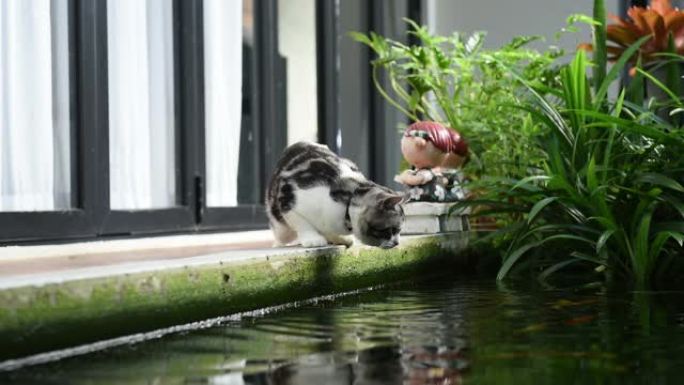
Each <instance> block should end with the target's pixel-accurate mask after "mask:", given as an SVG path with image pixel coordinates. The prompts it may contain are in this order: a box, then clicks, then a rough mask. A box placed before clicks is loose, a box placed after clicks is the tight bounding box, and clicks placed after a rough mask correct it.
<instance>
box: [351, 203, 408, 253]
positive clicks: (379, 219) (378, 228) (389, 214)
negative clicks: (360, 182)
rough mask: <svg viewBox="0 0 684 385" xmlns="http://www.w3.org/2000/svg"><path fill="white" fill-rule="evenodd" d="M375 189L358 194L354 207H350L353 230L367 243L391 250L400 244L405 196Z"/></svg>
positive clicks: (355, 234)
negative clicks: (402, 205) (359, 195)
mask: <svg viewBox="0 0 684 385" xmlns="http://www.w3.org/2000/svg"><path fill="white" fill-rule="evenodd" d="M376 190H377V191H372V192H369V193H367V194H365V195H364V196H363V197H361V198H360V199H359V201H358V204H357V205H356V206H357V207H355V209H354V210H350V213H352V215H351V220H352V231H353V233H354V236H356V238H358V239H359V240H360V241H361V242H362V243H364V244H366V245H370V246H377V247H381V248H383V249H390V248H392V247H395V246H396V245H398V244H399V232H400V231H401V226H402V225H403V224H404V210H403V209H402V207H401V204H402V203H404V201H405V196H404V195H400V194H396V193H389V192H387V191H384V190H381V189H376Z"/></svg>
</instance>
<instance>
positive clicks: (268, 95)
mask: <svg viewBox="0 0 684 385" xmlns="http://www.w3.org/2000/svg"><path fill="white" fill-rule="evenodd" d="M202 10H203V1H202V0H193V1H187V0H186V1H183V0H173V15H174V16H173V17H174V20H173V35H174V78H175V90H174V93H175V95H174V96H175V100H174V103H175V109H176V112H175V114H176V119H175V124H176V127H175V147H176V162H175V175H176V186H177V204H178V206H176V207H171V208H163V209H149V210H111V209H110V205H109V202H110V199H109V198H110V196H109V194H110V193H109V134H108V133H109V115H108V113H109V111H108V109H109V106H108V47H107V33H108V31H107V0H89V1H79V0H69V1H68V14H69V21H68V23H69V32H68V33H69V43H70V44H69V53H68V55H69V59H70V60H69V66H70V76H71V78H70V96H71V100H70V112H71V117H72V118H71V119H72V124H71V148H70V151H71V157H70V158H71V171H72V172H71V185H72V206H73V208H72V209H67V210H59V211H35V212H0V245H7V244H23V243H29V242H33V243H46V242H60V241H74V240H88V239H102V238H107V237H113V236H116V237H120V236H139V235H154V234H167V233H194V232H202V231H218V230H224V231H233V230H251V229H263V228H266V227H267V219H266V215H265V210H264V207H263V204H250V205H239V206H236V207H207V205H206V189H205V188H204V186H205V181H206V170H205V117H204V59H203V48H204V41H203V27H204V25H203V14H202ZM254 13H255V14H254V20H255V23H254V28H255V30H254V34H255V50H254V60H253V61H252V62H253V71H254V72H253V73H254V82H253V84H252V87H251V88H252V89H251V90H250V91H248V92H250V94H251V97H252V100H253V102H252V107H253V109H254V114H253V119H252V120H251V122H248V123H247V124H253V125H254V133H255V136H256V137H255V141H256V143H257V151H255V153H254V154H253V160H254V162H255V164H254V166H255V170H256V171H257V174H258V175H257V176H256V178H255V179H256V181H257V186H255V187H256V189H257V190H259V193H258V196H260V197H261V196H264V194H263V191H264V189H265V186H266V183H267V178H268V177H270V175H269V174H268V171H267V170H271V169H272V167H273V165H275V162H276V160H277V157H278V156H279V154H280V152H281V151H282V149H283V148H284V147H285V144H286V138H287V131H286V129H283V128H286V124H282V121H281V119H282V118H283V117H284V110H285V106H280V107H279V106H278V103H279V100H277V99H278V97H277V95H278V94H277V91H278V89H279V88H282V87H284V81H285V80H284V78H283V76H282V75H283V74H284V71H283V68H284V65H283V63H282V62H280V61H278V54H277V52H278V45H277V41H278V40H277V37H278V36H277V33H278V30H277V27H274V26H276V25H277V24H276V23H277V2H276V0H263V1H258V0H257V1H255V7H254ZM279 121H280V122H281V124H278V123H279ZM284 121H286V120H284Z"/></svg>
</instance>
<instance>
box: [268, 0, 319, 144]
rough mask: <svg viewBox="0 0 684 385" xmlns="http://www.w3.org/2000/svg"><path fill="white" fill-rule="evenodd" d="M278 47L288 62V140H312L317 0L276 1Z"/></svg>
mask: <svg viewBox="0 0 684 385" xmlns="http://www.w3.org/2000/svg"><path fill="white" fill-rule="evenodd" d="M278 46H279V50H280V54H281V55H282V56H283V57H284V58H285V60H286V61H287V82H286V83H287V142H288V144H292V143H295V142H298V141H300V140H309V141H313V142H315V141H316V140H317V138H318V88H317V81H316V76H317V75H316V74H317V71H316V0H278ZM283 129H284V127H283Z"/></svg>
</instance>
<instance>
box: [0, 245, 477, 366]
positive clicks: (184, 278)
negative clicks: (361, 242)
mask: <svg viewBox="0 0 684 385" xmlns="http://www.w3.org/2000/svg"><path fill="white" fill-rule="evenodd" d="M466 237H467V234H466V233H452V234H444V235H435V236H424V237H411V238H408V239H405V240H404V241H402V245H401V246H400V247H397V248H395V249H391V250H381V249H375V248H368V247H352V248H350V249H346V250H345V249H342V248H325V249H319V250H312V251H306V250H303V249H299V250H296V251H293V252H292V253H288V254H284V255H283V254H280V255H274V256H263V257H258V258H248V259H246V260H240V261H230V260H226V261H218V262H214V263H207V264H204V265H199V266H197V265H193V266H192V267H189V266H180V267H174V268H162V267H163V266H160V268H159V269H155V270H153V271H145V272H140V273H126V274H118V275H111V276H103V277H98V278H91V279H81V280H71V281H65V282H59V283H50V284H46V285H41V286H35V285H27V286H21V287H16V288H8V289H4V290H1V291H0V341H2V344H0V361H2V360H6V359H11V358H18V357H24V356H27V355H31V354H36V353H42V352H46V351H51V350H55V349H61V348H66V347H70V346H75V345H79V344H84V343H89V342H94V341H99V340H104V339H109V338H115V337H120V336H124V335H128V334H133V333H139V332H146V331H151V330H155V329H159V328H164V327H169V326H173V325H179V324H184V323H189V322H194V321H199V320H204V319H208V318H212V317H217V316H223V315H229V314H234V313H238V312H242V311H247V310H254V309H259V308H264V307H268V306H274V305H278V304H284V303H288V302H293V301H297V300H302V299H306V298H312V297H315V296H320V295H326V294H332V293H338V292H343V291H349V290H355V289H360V288H365V287H370V286H374V285H378V284H386V283H392V282H397V281H400V280H406V279H410V278H415V277H417V276H420V275H424V274H428V273H435V272H436V271H449V270H446V269H449V268H451V267H458V266H466V265H469V264H470V263H469V261H468V260H467V259H468V258H467V257H466V256H465V254H462V253H460V251H461V250H463V247H464V245H465V243H466V239H467V238H466ZM245 253H249V250H246V251H245Z"/></svg>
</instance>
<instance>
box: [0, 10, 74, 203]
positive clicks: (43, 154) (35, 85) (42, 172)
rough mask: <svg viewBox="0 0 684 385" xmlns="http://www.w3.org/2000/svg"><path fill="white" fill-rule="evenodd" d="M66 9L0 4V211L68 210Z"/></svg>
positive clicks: (69, 144)
mask: <svg viewBox="0 0 684 385" xmlns="http://www.w3.org/2000/svg"><path fill="white" fill-rule="evenodd" d="M67 5H68V4H67V1H66V0H61V1H57V0H56V1H53V2H47V1H31V0H29V1H16V0H15V1H11V0H10V1H2V2H0V211H4V212H15V211H53V210H66V209H69V208H71V207H72V201H71V168H70V159H71V151H72V148H71V143H70V142H71V140H70V135H71V134H70V133H71V127H70V122H71V116H70V103H71V97H70V89H69V85H70V73H69V72H70V63H69V48H70V47H69V34H68V17H67V12H68V6H67Z"/></svg>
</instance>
